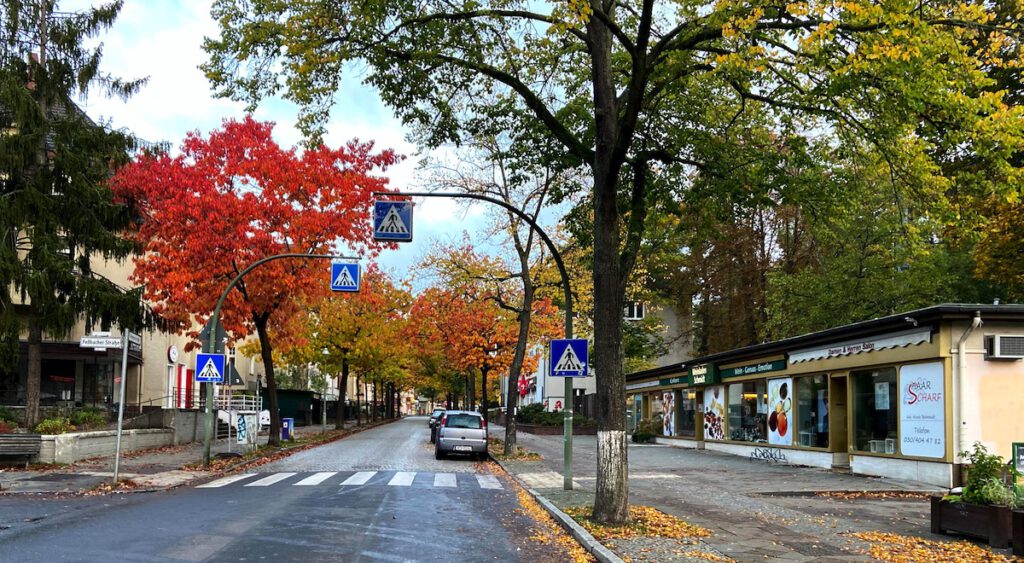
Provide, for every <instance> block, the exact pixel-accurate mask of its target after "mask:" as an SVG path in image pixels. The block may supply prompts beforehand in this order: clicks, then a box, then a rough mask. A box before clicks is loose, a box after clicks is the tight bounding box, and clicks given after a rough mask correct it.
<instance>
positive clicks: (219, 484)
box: [196, 473, 256, 489]
mask: <svg viewBox="0 0 1024 563" xmlns="http://www.w3.org/2000/svg"><path fill="white" fill-rule="evenodd" d="M255 476H256V474H255V473H242V474H239V475H232V476H230V477H224V478H223V479H217V480H216V481H210V482H209V483H206V484H204V485H199V486H198V487H196V488H197V489H215V488H217V487H223V486H224V485H230V484H231V483H237V482H238V481H241V480H243V479H248V478H249V477H255Z"/></svg>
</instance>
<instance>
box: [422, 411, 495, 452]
mask: <svg viewBox="0 0 1024 563" xmlns="http://www.w3.org/2000/svg"><path fill="white" fill-rule="evenodd" d="M452 453H455V454H468V455H470V456H472V457H479V458H481V459H483V458H486V457H487V422H486V421H484V417H483V416H482V415H481V414H480V413H478V412H473V411H448V412H446V413H445V414H444V415H443V416H442V417H441V421H440V423H439V424H438V425H437V444H436V446H435V447H434V457H436V458H437V459H441V458H443V457H444V456H446V455H448V454H452Z"/></svg>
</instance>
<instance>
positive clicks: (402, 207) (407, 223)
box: [373, 201, 412, 242]
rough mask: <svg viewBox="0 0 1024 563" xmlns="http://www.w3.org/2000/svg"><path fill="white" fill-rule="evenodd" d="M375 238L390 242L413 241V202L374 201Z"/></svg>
mask: <svg viewBox="0 0 1024 563" xmlns="http://www.w3.org/2000/svg"><path fill="white" fill-rule="evenodd" d="M373 238H374V239H376V240H386V241H390V242H412V202H411V201H375V202H373Z"/></svg>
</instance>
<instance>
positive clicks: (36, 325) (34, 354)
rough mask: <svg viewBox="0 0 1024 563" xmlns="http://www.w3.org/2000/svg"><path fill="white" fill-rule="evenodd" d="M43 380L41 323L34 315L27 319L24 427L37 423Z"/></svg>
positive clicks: (30, 426) (30, 427) (32, 426)
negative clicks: (26, 375)
mask: <svg viewBox="0 0 1024 563" xmlns="http://www.w3.org/2000/svg"><path fill="white" fill-rule="evenodd" d="M42 380H43V325H42V324H40V322H39V319H37V318H36V317H35V316H32V317H30V318H29V321H28V380H27V381H26V382H25V427H26V428H29V429H32V428H35V427H36V425H37V424H39V386H40V383H41V382H42Z"/></svg>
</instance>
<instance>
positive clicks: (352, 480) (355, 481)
mask: <svg viewBox="0 0 1024 563" xmlns="http://www.w3.org/2000/svg"><path fill="white" fill-rule="evenodd" d="M376 474H377V472H376V471H360V472H359V473H356V474H355V475H353V476H351V477H349V478H348V479H345V480H344V481H342V483H341V484H342V485H365V484H366V482H367V481H369V480H370V478H371V477H373V476H374V475H376Z"/></svg>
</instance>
